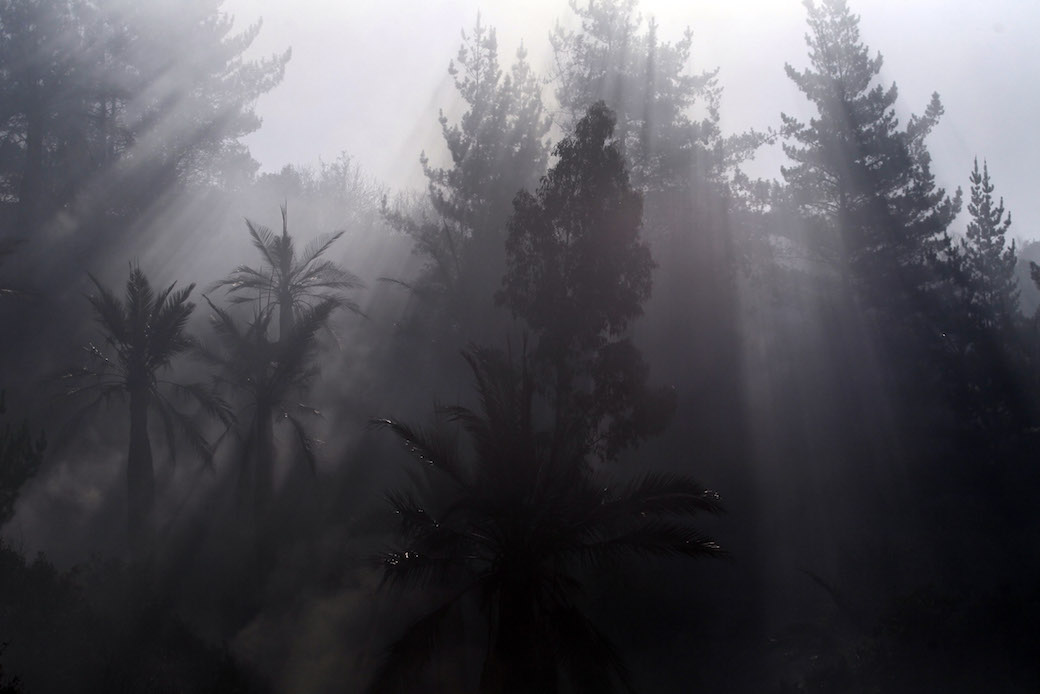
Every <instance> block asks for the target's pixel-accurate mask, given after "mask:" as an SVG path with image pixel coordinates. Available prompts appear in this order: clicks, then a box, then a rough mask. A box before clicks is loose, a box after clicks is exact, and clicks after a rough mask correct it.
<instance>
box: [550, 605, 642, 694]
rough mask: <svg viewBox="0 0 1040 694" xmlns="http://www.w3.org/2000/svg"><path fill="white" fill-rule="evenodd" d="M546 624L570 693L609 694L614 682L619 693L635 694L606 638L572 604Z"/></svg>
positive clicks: (614, 650) (559, 611)
mask: <svg viewBox="0 0 1040 694" xmlns="http://www.w3.org/2000/svg"><path fill="white" fill-rule="evenodd" d="M550 624H551V628H552V629H553V631H555V632H556V642H557V646H558V647H557V649H556V654H557V656H558V657H559V659H560V662H561V663H562V665H563V667H564V670H565V671H566V673H567V677H568V679H570V681H571V684H572V685H573V687H574V691H579V692H601V693H603V694H609V693H610V692H613V691H615V687H614V680H615V679H616V680H617V682H618V683H619V684H620V685H621V689H622V691H624V692H628V694H635V687H634V686H633V685H632V678H631V676H630V675H629V673H628V668H626V667H625V663H624V661H622V660H621V656H620V655H619V654H618V652H617V650H616V649H615V648H614V646H613V644H611V642H610V639H608V638H607V637H606V636H605V635H604V634H603V632H601V631H600V630H599V628H597V627H596V625H595V624H593V623H592V621H591V620H589V618H588V617H586V616H585V615H583V614H582V613H581V611H580V610H578V609H576V608H575V607H574V606H572V605H568V606H566V607H564V608H563V609H560V610H557V611H555V612H554V613H553V614H552V615H551V619H550ZM611 675H613V677H611Z"/></svg>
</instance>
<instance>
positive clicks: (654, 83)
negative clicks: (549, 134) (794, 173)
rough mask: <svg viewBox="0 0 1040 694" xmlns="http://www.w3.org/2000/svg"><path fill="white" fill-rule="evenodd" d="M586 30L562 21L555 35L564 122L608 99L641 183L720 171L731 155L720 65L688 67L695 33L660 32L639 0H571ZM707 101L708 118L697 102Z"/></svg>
mask: <svg viewBox="0 0 1040 694" xmlns="http://www.w3.org/2000/svg"><path fill="white" fill-rule="evenodd" d="M571 9H572V11H573V12H574V13H575V14H576V15H577V16H578V19H579V21H580V24H581V29H580V30H579V31H574V30H568V29H564V28H563V27H562V26H557V27H556V29H555V30H554V31H553V33H552V34H551V36H550V41H551V43H552V48H553V53H554V55H555V64H556V72H555V74H554V79H555V82H556V85H557V88H556V98H557V101H559V103H560V106H561V109H562V111H563V116H564V118H563V121H564V125H565V127H567V128H568V129H571V130H572V129H573V128H574V126H575V124H576V123H577V122H578V121H579V120H580V119H581V118H583V117H584V116H585V113H586V110H587V109H588V108H589V107H591V106H592V105H593V104H594V103H596V102H597V101H603V102H604V103H605V104H606V105H607V107H608V108H610V109H611V110H612V111H613V112H614V113H615V114H616V118H617V133H616V139H617V143H618V147H619V149H620V150H621V153H622V154H623V155H624V157H625V159H626V161H627V164H628V166H629V169H630V171H631V175H632V179H633V182H634V183H635V185H636V186H638V187H640V188H643V189H644V191H648V190H650V189H654V188H666V187H668V186H669V185H670V184H671V185H674V184H676V180H675V179H676V178H680V179H681V178H683V177H684V175H688V174H689V173H690V171H689V169H690V167H691V165H692V162H691V157H693V158H695V159H696V168H698V169H699V173H700V174H701V175H704V174H707V175H709V176H712V177H717V176H721V174H722V170H723V169H724V168H725V166H726V164H727V162H726V161H725V159H726V156H725V155H724V150H725V149H726V146H725V143H724V142H723V138H722V136H721V131H720V129H719V111H718V107H719V97H720V95H721V89H720V87H719V85H718V81H717V79H716V75H717V73H718V71H717V70H711V71H707V72H703V73H700V74H693V73H690V72H688V71H687V66H688V65H689V62H690V50H691V47H692V44H693V34H692V32H691V31H690V30H689V29H687V30H686V32H685V33H684V34H683V37H682V38H681V39H679V40H678V41H675V42H672V43H669V42H663V41H660V40H659V39H658V36H657V33H658V25H657V23H656V22H655V21H654V19H653V18H651V19H650V20H649V21H648V22H647V23H646V25H645V27H644V25H643V21H642V17H641V16H640V15H639V14H638V13H637V11H636V10H637V3H636V2H635V0H594V1H592V2H589V3H588V4H587V5H579V4H578V3H577V2H571ZM696 105H700V106H701V107H702V109H703V111H704V114H703V118H701V119H700V120H694V119H693V118H691V116H690V111H691V109H692V108H693V107H694V106H696Z"/></svg>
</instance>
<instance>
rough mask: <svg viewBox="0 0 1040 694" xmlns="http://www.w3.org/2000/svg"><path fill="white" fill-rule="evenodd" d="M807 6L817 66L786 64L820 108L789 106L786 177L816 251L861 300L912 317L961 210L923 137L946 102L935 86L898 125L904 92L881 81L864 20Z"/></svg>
mask: <svg viewBox="0 0 1040 694" xmlns="http://www.w3.org/2000/svg"><path fill="white" fill-rule="evenodd" d="M805 6H806V8H807V9H808V13H809V19H808V22H809V33H808V34H807V35H806V43H807V44H808V46H809V61H810V67H809V68H808V69H806V70H802V71H798V70H795V69H794V68H793V67H791V66H790V65H787V66H786V70H787V75H788V77H790V79H791V80H792V81H793V82H794V83H795V85H796V86H797V87H798V89H799V90H801V91H802V93H804V94H805V96H806V97H807V98H808V99H809V100H810V101H811V102H812V103H813V105H814V106H815V107H816V109H817V111H818V116H817V117H816V118H813V119H811V120H810V121H809V122H808V123H803V122H801V121H799V120H797V119H796V118H794V117H792V116H787V115H785V114H781V118H782V119H783V128H782V134H783V136H784V137H785V138H786V139H787V140H788V142H787V144H785V145H784V152H785V153H786V154H787V156H788V157H789V158H790V159H791V160H792V162H793V164H792V165H791V166H789V167H786V168H784V169H783V176H784V179H785V180H786V181H787V184H788V186H789V187H790V189H791V192H792V193H793V195H794V198H795V200H796V201H797V203H798V204H799V206H800V208H801V210H802V212H803V214H804V215H805V216H806V217H807V219H808V220H809V222H810V224H811V225H812V228H813V230H814V232H815V236H814V250H815V251H816V252H817V253H818V254H819V255H820V256H821V257H823V258H824V259H826V260H827V261H828V262H831V263H833V264H834V266H835V268H836V269H837V271H838V272H839V273H840V274H841V275H842V276H843V277H844V278H845V279H846V280H847V282H848V283H849V284H850V285H851V288H852V289H854V290H855V292H856V294H857V295H858V296H859V298H861V299H863V300H865V301H866V304H867V305H868V306H871V307H873V308H881V309H887V310H888V312H889V315H890V317H891V316H892V315H896V314H898V315H899V316H902V317H907V316H910V315H913V314H914V313H915V312H916V311H918V310H919V309H920V307H921V295H922V294H923V293H926V292H927V291H929V290H930V289H933V288H935V286H936V280H937V278H938V276H939V274H940V273H939V270H938V264H939V261H940V259H941V257H943V256H944V255H945V254H947V253H948V251H949V248H950V240H949V237H948V235H947V233H946V230H947V228H948V227H949V225H950V223H951V222H952V221H953V219H954V217H955V216H956V214H957V212H958V211H959V209H960V193H959V191H958V194H957V196H956V197H955V198H954V199H952V200H951V199H950V198H948V197H947V196H946V193H945V191H943V189H941V188H937V187H936V186H935V179H934V176H933V175H932V172H931V159H930V156H929V154H928V150H927V148H926V147H925V143H924V140H925V138H926V137H927V136H928V134H929V132H931V130H932V128H934V127H935V125H936V123H938V121H939V117H940V116H941V115H942V112H943V109H942V104H941V103H940V101H939V96H938V94H933V95H932V100H931V102H930V103H929V104H928V107H927V109H926V110H925V113H924V115H923V116H912V117H911V118H910V120H909V123H908V124H907V126H906V128H905V129H900V128H899V122H898V119H897V118H896V114H895V110H894V108H893V107H894V105H895V102H896V98H897V95H898V92H897V90H896V87H895V85H894V84H893V85H892V86H891V87H889V88H887V89H886V88H884V87H883V86H882V85H880V84H877V83H876V80H877V77H878V75H879V74H880V71H881V65H882V59H881V56H880V55H877V56H874V57H871V56H870V53H869V49H868V48H867V46H865V45H864V44H863V43H862V42H861V40H860V36H859V18H858V17H857V16H856V15H854V14H852V13H851V12H850V11H849V9H848V6H847V4H846V2H845V0H823V2H822V3H821V4H820V5H816V4H815V3H814V2H812V0H808V1H807V2H806V3H805Z"/></svg>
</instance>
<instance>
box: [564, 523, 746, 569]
mask: <svg viewBox="0 0 1040 694" xmlns="http://www.w3.org/2000/svg"><path fill="white" fill-rule="evenodd" d="M570 553H573V554H576V555H577V556H578V558H579V559H580V560H582V561H583V562H585V563H587V564H590V565H594V566H600V565H604V564H608V565H609V564H612V563H616V562H618V561H624V560H627V559H630V558H632V557H668V556H686V557H692V558H698V557H721V556H725V554H726V553H725V552H724V551H723V549H722V548H721V547H719V545H718V543H716V542H715V541H714V540H712V539H710V538H708V537H706V536H705V535H703V534H701V533H700V531H698V530H695V529H693V528H691V527H689V526H687V525H683V524H681V523H674V522H670V521H662V520H646V521H642V522H636V523H635V525H634V527H632V528H630V529H628V530H626V531H625V532H623V533H620V534H617V535H611V536H607V537H605V538H604V539H601V540H598V541H592V542H588V543H583V544H582V545H581V546H579V547H577V548H575V549H574V550H572V552H570Z"/></svg>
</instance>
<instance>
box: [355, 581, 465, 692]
mask: <svg viewBox="0 0 1040 694" xmlns="http://www.w3.org/2000/svg"><path fill="white" fill-rule="evenodd" d="M470 589H471V587H470V586H467V587H466V588H464V589H463V590H461V591H459V592H458V593H457V594H455V595H454V596H452V597H451V598H449V599H448V600H445V601H444V603H442V604H441V606H440V607H438V608H437V609H435V610H434V611H433V612H430V613H429V614H427V615H426V616H424V617H422V618H421V619H419V620H417V621H415V622H413V623H412V625H411V626H409V627H408V629H406V630H405V632H404V633H403V634H402V635H401V636H400V637H399V638H398V639H397V640H396V641H394V642H393V643H392V644H390V647H389V648H388V649H387V654H386V659H385V660H384V661H383V664H382V665H381V666H380V667H379V668H378V669H377V670H376V672H375V675H374V676H373V678H372V682H371V683H370V684H369V685H368V688H367V690H366V692H367V694H404V693H405V692H411V691H415V685H416V679H417V678H418V676H419V674H420V673H421V671H422V668H423V667H425V666H426V664H427V663H429V662H430V660H431V658H432V657H433V654H434V653H435V652H436V650H437V646H438V645H439V644H440V642H441V629H442V626H443V623H444V621H445V620H446V619H447V617H448V615H449V614H451V611H452V610H453V609H454V608H455V606H456V605H457V604H458V603H459V601H460V600H462V598H464V597H465V596H466V595H467V593H469V591H470Z"/></svg>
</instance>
